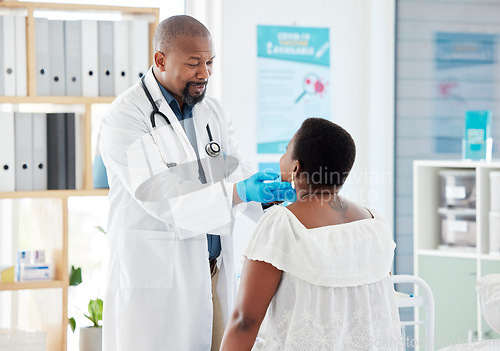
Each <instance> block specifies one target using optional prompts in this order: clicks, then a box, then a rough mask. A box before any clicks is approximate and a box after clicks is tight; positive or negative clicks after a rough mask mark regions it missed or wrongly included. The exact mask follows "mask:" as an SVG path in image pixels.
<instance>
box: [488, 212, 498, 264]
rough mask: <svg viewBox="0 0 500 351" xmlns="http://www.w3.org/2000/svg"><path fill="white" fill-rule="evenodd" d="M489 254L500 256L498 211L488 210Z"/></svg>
mask: <svg viewBox="0 0 500 351" xmlns="http://www.w3.org/2000/svg"><path fill="white" fill-rule="evenodd" d="M489 229H490V230H489V233H490V235H489V239H490V255H498V256H500V212H490V227H489Z"/></svg>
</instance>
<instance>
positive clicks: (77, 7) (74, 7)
mask: <svg viewBox="0 0 500 351" xmlns="http://www.w3.org/2000/svg"><path fill="white" fill-rule="evenodd" d="M1 7H17V8H22V9H24V8H28V9H46V10H58V11H96V10H98V11H110V12H120V13H135V14H155V13H156V12H157V11H158V9H157V8H153V7H131V6H129V7H124V6H120V7H117V6H106V5H104V6H103V5H86V4H59V3H38V2H24V1H19V2H18V1H5V2H0V8H1Z"/></svg>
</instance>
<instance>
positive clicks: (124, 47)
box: [113, 21, 131, 96]
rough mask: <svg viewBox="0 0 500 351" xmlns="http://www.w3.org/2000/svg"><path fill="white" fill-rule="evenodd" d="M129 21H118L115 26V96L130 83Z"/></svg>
mask: <svg viewBox="0 0 500 351" xmlns="http://www.w3.org/2000/svg"><path fill="white" fill-rule="evenodd" d="M129 38H130V37H129V22H128V21H116V22H114V28H113V47H114V50H113V51H114V52H113V55H114V67H115V94H114V95H115V96H118V95H120V94H121V93H123V92H124V91H125V90H127V89H128V87H129V86H131V84H130V63H129V62H130V61H129V52H130V49H129V43H130V39H129Z"/></svg>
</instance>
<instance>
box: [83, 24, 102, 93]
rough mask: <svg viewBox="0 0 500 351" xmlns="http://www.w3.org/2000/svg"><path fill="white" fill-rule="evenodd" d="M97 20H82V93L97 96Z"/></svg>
mask: <svg viewBox="0 0 500 351" xmlns="http://www.w3.org/2000/svg"><path fill="white" fill-rule="evenodd" d="M97 47H98V45H97V21H93V20H84V21H82V50H81V53H82V95H83V96H98V94H99V77H98V67H97V65H98V63H97V62H98V61H97Z"/></svg>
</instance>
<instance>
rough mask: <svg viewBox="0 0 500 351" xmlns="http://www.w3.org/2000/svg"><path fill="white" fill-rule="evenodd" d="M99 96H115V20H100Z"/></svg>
mask: <svg viewBox="0 0 500 351" xmlns="http://www.w3.org/2000/svg"><path fill="white" fill-rule="evenodd" d="M98 23H99V25H98V33H99V51H98V52H99V96H114V94H115V70H114V67H113V64H114V61H113V22H111V21H99V22H98Z"/></svg>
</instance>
